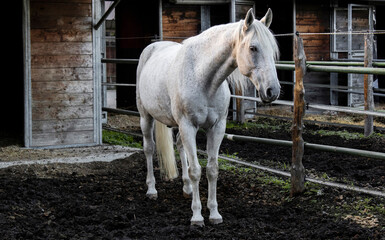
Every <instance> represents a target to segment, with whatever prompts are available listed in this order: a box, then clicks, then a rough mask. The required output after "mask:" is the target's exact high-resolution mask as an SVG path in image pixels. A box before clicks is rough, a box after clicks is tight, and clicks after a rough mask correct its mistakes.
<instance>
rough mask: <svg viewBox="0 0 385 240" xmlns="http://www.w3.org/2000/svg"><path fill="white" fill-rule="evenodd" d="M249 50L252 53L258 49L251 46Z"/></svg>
mask: <svg viewBox="0 0 385 240" xmlns="http://www.w3.org/2000/svg"><path fill="white" fill-rule="evenodd" d="M250 50H251V51H252V52H258V49H257V47H255V46H251V47H250Z"/></svg>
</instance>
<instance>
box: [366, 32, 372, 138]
mask: <svg viewBox="0 0 385 240" xmlns="http://www.w3.org/2000/svg"><path fill="white" fill-rule="evenodd" d="M372 64H373V34H366V35H365V59H364V66H365V67H372ZM364 98H365V110H369V111H373V110H374V99H373V74H365V75H364ZM372 133H373V116H369V115H366V116H365V126H364V135H365V137H368V136H370V135H371V134H372Z"/></svg>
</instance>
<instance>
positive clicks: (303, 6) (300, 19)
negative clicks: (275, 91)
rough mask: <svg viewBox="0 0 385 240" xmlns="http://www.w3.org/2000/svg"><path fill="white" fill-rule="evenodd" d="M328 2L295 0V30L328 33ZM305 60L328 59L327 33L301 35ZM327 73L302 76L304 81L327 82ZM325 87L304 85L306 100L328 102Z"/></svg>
mask: <svg viewBox="0 0 385 240" xmlns="http://www.w3.org/2000/svg"><path fill="white" fill-rule="evenodd" d="M330 14H331V9H330V3H329V1H322V0H314V1H306V0H297V1H296V31H298V32H300V33H329V32H330ZM301 37H302V38H303V45H304V49H305V54H306V60H307V61H321V60H322V61H328V60H330V36H329V35H302V36H301ZM329 81H330V74H329V73H308V74H307V75H306V76H305V77H304V82H305V85H306V83H314V84H329ZM329 94H330V93H329V90H328V89H327V88H318V87H306V97H305V98H306V101H307V102H309V103H320V104H329V103H330V97H329Z"/></svg>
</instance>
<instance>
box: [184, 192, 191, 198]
mask: <svg viewBox="0 0 385 240" xmlns="http://www.w3.org/2000/svg"><path fill="white" fill-rule="evenodd" d="M191 196H192V193H190V194H188V193H186V192H184V191H183V197H185V198H191Z"/></svg>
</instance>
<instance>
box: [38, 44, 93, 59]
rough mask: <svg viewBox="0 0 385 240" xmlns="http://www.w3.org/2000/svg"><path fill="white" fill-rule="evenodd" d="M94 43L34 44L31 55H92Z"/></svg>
mask: <svg viewBox="0 0 385 240" xmlns="http://www.w3.org/2000/svg"><path fill="white" fill-rule="evenodd" d="M92 50H93V49H92V42H85V43H83V42H45V43H42V42H32V43H31V55H32V56H36V55H45V56H50V55H81V54H92Z"/></svg>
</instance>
